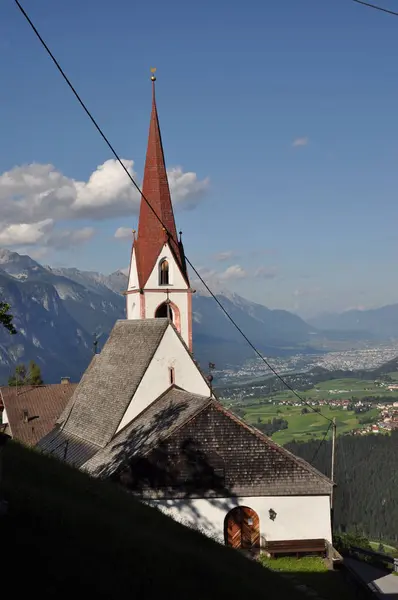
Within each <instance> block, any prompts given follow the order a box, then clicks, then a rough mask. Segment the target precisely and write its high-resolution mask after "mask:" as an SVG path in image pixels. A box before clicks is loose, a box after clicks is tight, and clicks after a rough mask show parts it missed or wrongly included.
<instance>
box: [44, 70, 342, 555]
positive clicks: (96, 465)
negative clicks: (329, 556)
mask: <svg viewBox="0 0 398 600" xmlns="http://www.w3.org/2000/svg"><path fill="white" fill-rule="evenodd" d="M145 199H147V200H148V202H149V204H150V206H149V205H148V203H147V202H146V201H145ZM193 293H194V290H192V288H191V286H190V281H189V274H188V271H187V267H186V261H185V254H184V248H183V244H182V241H181V237H180V238H179V237H178V236H177V229H176V224H175V219H174V213H173V206H172V202H171V196H170V190H169V184H168V180H167V172H166V166H165V159H164V153H163V145H162V139H161V134H160V127H159V119H158V112H157V105H156V98H155V77H154V76H152V112H151V117H150V127H149V138H148V147H147V154H146V162H145V171H144V180H143V198H142V199H141V206H140V214H139V224H138V231H137V233H135V232H134V239H133V246H132V251H131V258H130V269H129V278H128V288H127V290H126V292H125V297H126V316H127V318H126V319H125V320H120V321H117V323H116V324H115V326H114V328H113V330H112V332H111V334H110V336H109V338H108V340H107V342H106V343H105V345H104V347H103V349H102V351H101V352H100V353H99V354H98V355H95V356H94V357H93V360H92V362H91V363H90V365H89V366H88V368H87V370H86V372H85V373H84V375H83V377H82V379H81V381H80V383H79V384H78V385H77V387H76V388H75V390H74V392H73V395H72V396H71V398H70V400H69V402H68V404H67V405H66V407H65V409H64V411H63V413H62V414H61V416H60V417H59V419H58V421H57V423H56V426H55V428H54V429H53V430H52V431H50V433H48V434H47V435H46V436H45V437H44V438H43V439H41V440H40V442H39V443H38V448H39V449H40V450H41V451H43V452H45V453H47V454H51V455H53V456H55V457H58V458H59V459H61V460H63V461H66V462H67V463H69V464H70V465H73V466H75V467H76V468H79V469H81V470H83V471H85V472H87V473H89V474H90V475H92V476H94V477H99V478H104V479H109V480H111V481H114V482H115V483H116V484H118V485H120V486H123V487H124V488H125V489H126V490H127V491H128V492H130V493H131V494H134V496H136V497H137V498H139V499H140V500H141V501H143V502H146V503H148V504H150V505H151V506H153V507H156V508H158V509H160V510H162V511H164V512H165V513H166V514H168V515H170V516H171V517H173V518H174V519H176V520H178V521H180V522H182V523H184V524H186V525H188V526H190V527H194V528H196V529H198V530H200V531H202V532H203V533H205V534H207V535H209V536H211V537H213V538H214V539H216V540H218V541H219V542H221V543H225V544H227V545H229V546H232V547H235V548H247V549H256V548H257V549H258V548H260V547H266V546H267V544H268V543H270V542H275V543H276V542H284V541H289V540H315V539H317V540H319V539H321V540H325V541H326V542H329V543H330V542H331V495H332V490H333V482H332V481H330V479H328V478H327V477H326V476H324V475H323V474H321V473H320V472H318V471H317V470H316V469H314V468H313V467H312V466H311V465H310V464H308V463H306V462H305V461H303V460H302V459H299V458H297V457H296V456H294V455H293V454H291V453H290V452H288V451H287V450H286V449H285V448H283V447H281V446H279V445H278V444H276V443H275V442H273V441H272V440H271V439H270V438H268V437H266V436H265V435H264V434H262V433H261V432H260V431H258V430H257V429H256V428H254V427H252V426H250V425H248V424H247V423H245V422H244V421H243V420H242V419H240V418H238V417H237V416H235V415H234V414H233V413H232V412H230V411H228V410H226V409H225V408H224V407H223V406H222V405H221V403H220V402H219V401H218V400H217V398H216V396H215V394H214V392H213V390H212V388H211V386H210V384H209V381H208V379H207V378H206V377H205V376H204V375H203V373H202V372H201V370H200V368H199V366H198V364H197V363H196V362H195V360H194V354H193V352H194V347H193V340H192V294H193Z"/></svg>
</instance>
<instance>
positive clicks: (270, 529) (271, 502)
mask: <svg viewBox="0 0 398 600" xmlns="http://www.w3.org/2000/svg"><path fill="white" fill-rule="evenodd" d="M148 504H150V506H153V507H154V508H158V509H160V510H161V511H162V512H164V513H166V514H167V515H168V516H170V517H172V518H173V519H175V520H176V521H179V522H181V523H183V524H184V525H187V526H188V527H192V528H195V529H199V530H201V532H202V533H204V534H205V535H208V536H209V537H212V538H213V539H216V540H217V541H219V542H221V543H224V521H225V517H226V516H227V514H228V512H229V511H230V510H232V509H233V508H234V507H236V506H247V507H249V508H252V509H253V510H255V511H256V513H257V514H258V516H259V519H260V535H261V536H262V539H263V540H269V541H277V540H305V539H307V540H308V539H325V540H328V541H329V542H331V541H332V530H331V520H330V498H329V496H255V497H242V498H197V499H187V500H151V501H148ZM271 508H272V510H274V511H275V512H276V518H275V520H274V521H272V520H271V519H270V517H269V510H270V509H271Z"/></svg>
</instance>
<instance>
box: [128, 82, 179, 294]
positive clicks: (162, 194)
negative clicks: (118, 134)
mask: <svg viewBox="0 0 398 600" xmlns="http://www.w3.org/2000/svg"><path fill="white" fill-rule="evenodd" d="M152 85H153V88H152V113H151V122H150V125H149V137H148V148H147V153H146V160H145V170H144V181H143V185H142V193H143V195H144V196H145V198H146V199H147V200H148V202H149V203H150V205H151V206H152V208H153V209H154V211H155V212H156V214H157V215H158V217H159V218H160V220H161V222H162V223H163V225H164V228H163V226H162V224H161V223H160V222H159V220H158V219H157V218H156V216H155V214H154V213H153V211H152V210H151V209H150V208H149V206H148V204H147V203H146V202H145V200H144V199H143V198H141V207H140V218H139V222H138V235H137V239H136V241H135V243H134V249H135V252H136V260H137V266H138V281H139V285H140V287H141V288H142V287H144V286H145V284H146V282H147V281H148V278H149V276H150V274H151V272H152V270H153V268H154V266H155V264H156V260H157V258H158V256H159V254H160V252H161V250H162V247H163V245H164V243H165V242H167V241H168V236H167V233H166V231H165V229H166V230H167V231H168V232H169V234H170V239H169V243H170V246H171V249H172V251H173V254H174V255H175V258H176V261H177V263H178V264H179V266H180V268H181V271H182V273H183V275H184V276H185V277H186V271H185V261H184V253H183V249H182V246H181V244H179V243H178V240H177V230H176V225H175V221H174V213H173V206H172V203H171V197H170V189H169V182H168V179H167V172H166V165H165V160H164V154H163V146H162V138H161V135H160V127H159V118H158V111H157V107H156V99H155V83H154V82H152Z"/></svg>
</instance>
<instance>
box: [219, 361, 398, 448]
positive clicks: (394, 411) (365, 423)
mask: <svg viewBox="0 0 398 600" xmlns="http://www.w3.org/2000/svg"><path fill="white" fill-rule="evenodd" d="M389 364H390V363H387V365H389ZM328 373H329V377H330V376H331V375H333V372H328ZM372 373H373V372H372V371H368V373H366V372H363V371H362V372H360V374H361V375H362V377H355V372H352V373H351V375H352V376H351V377H345V378H338V377H336V378H333V379H326V380H321V381H318V382H316V379H317V378H318V379H323V378H324V377H325V373H319V372H317V371H315V372H309V373H308V376H307V379H310V378H311V377H313V380H314V383H313V385H312V386H311V387H307V388H305V387H304V388H303V389H301V391H300V394H299V395H300V398H302V400H304V401H305V403H303V402H301V401H300V399H299V398H298V397H297V396H296V395H295V394H294V393H293V392H292V391H290V390H289V389H284V390H283V391H280V392H273V391H270V390H272V389H273V383H275V378H269V380H268V388H267V383H265V384H264V385H262V386H261V388H262V392H260V391H259V389H258V387H255V386H246V387H240V388H239V389H234V390H233V392H232V394H231V393H229V394H228V393H226V391H225V390H224V391H220V397H221V400H222V402H223V403H224V404H225V406H227V407H228V408H230V409H231V410H233V411H234V412H235V413H236V414H238V415H239V416H241V417H243V418H244V419H245V420H246V421H247V422H248V423H250V424H251V425H254V426H255V427H257V428H258V429H260V430H262V431H263V432H264V433H266V435H270V436H271V437H272V439H273V440H275V441H276V442H277V443H279V444H281V445H285V444H287V443H288V442H291V441H293V440H295V441H298V442H300V441H303V442H307V441H310V440H316V439H319V438H323V436H324V435H325V433H326V430H327V429H328V425H329V422H328V419H335V420H336V426H337V434H338V435H343V434H354V435H366V434H370V433H374V434H376V433H377V434H379V433H389V432H390V431H391V430H393V429H398V373H397V372H396V371H392V372H386V373H385V374H384V375H381V376H373V377H372ZM335 374H336V375H337V376H338V374H339V372H335ZM365 376H367V377H368V378H367V379H366V378H365ZM279 383H280V382H279V381H278V384H279ZM253 388H254V390H253ZM331 435H332V434H331V430H329V431H328V433H327V435H326V437H327V439H330V438H331Z"/></svg>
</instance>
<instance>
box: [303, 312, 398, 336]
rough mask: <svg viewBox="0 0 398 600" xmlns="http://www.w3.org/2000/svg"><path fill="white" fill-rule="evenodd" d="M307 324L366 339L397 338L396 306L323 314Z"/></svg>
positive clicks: (319, 328) (397, 318) (397, 313)
mask: <svg viewBox="0 0 398 600" xmlns="http://www.w3.org/2000/svg"><path fill="white" fill-rule="evenodd" d="M308 323H309V324H310V325H313V326H314V327H315V328H316V329H318V330H321V331H334V332H336V333H337V332H341V333H347V332H351V333H352V334H354V333H358V334H361V335H362V337H366V338H367V339H378V340H389V339H396V338H398V304H390V305H388V306H382V307H380V308H372V309H369V310H359V309H352V310H347V311H345V312H342V313H324V314H322V315H320V316H318V317H316V318H314V319H309V320H308Z"/></svg>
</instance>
